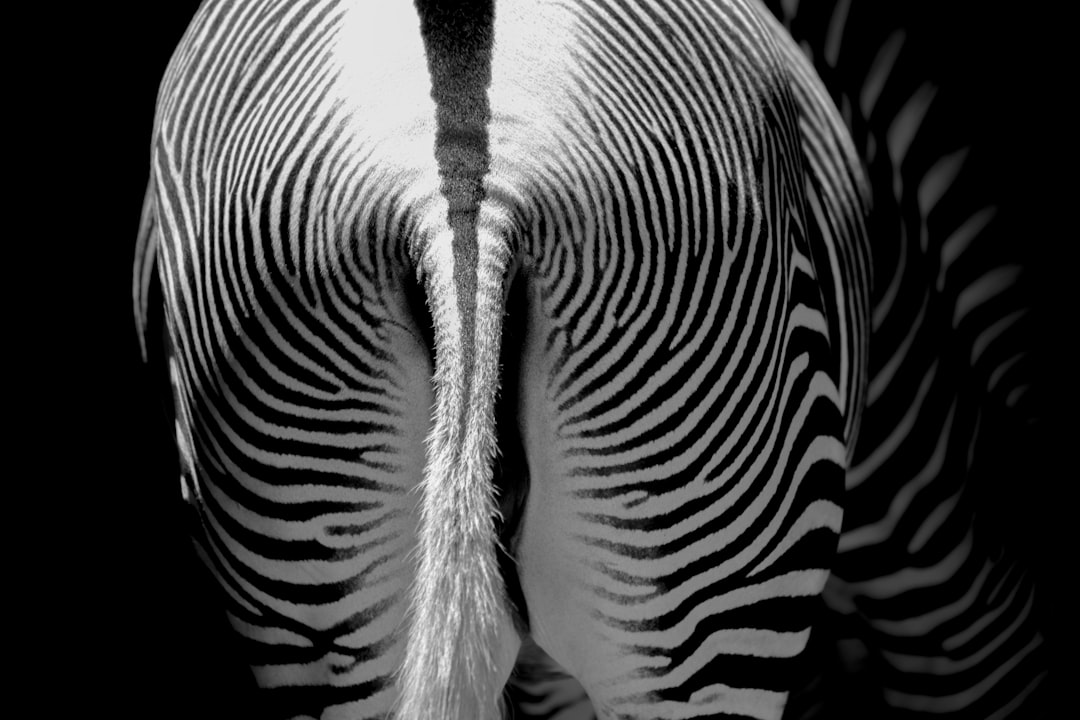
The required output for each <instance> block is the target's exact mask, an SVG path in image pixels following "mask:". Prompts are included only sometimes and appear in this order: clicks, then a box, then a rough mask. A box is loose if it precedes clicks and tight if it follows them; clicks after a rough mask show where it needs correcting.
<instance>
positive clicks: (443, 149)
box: [416, 0, 495, 386]
mask: <svg viewBox="0 0 1080 720" xmlns="http://www.w3.org/2000/svg"><path fill="white" fill-rule="evenodd" d="M416 9H417V12H418V13H419V14H420V32H421V34H422V35H423V38H424V48H425V51H426V52H427V61H428V72H429V73H430V74H431V97H432V99H434V100H435V104H436V132H435V159H436V161H437V162H438V164H439V175H440V176H441V177H442V186H441V191H442V194H443V196H444V197H445V198H446V200H447V202H448V203H449V206H450V209H449V212H448V221H449V224H450V229H451V230H452V232H453V253H454V284H455V289H456V290H457V295H458V308H459V311H460V316H461V324H462V333H463V340H464V348H463V351H464V357H463V360H464V367H465V368H466V369H467V368H470V367H471V366H472V363H473V349H472V348H473V343H474V338H475V332H476V324H475V318H474V317H473V311H474V299H475V297H476V276H477V271H478V266H479V252H478V246H477V236H476V223H477V216H478V214H479V210H480V202H481V201H482V200H483V198H484V185H483V180H484V175H485V174H487V171H488V162H489V155H488V127H487V124H488V120H489V119H490V118H491V108H490V105H489V103H488V97H487V88H488V85H490V84H491V46H492V39H493V35H494V30H493V25H494V21H495V3H494V0H478V1H473V2H468V1H465V2H452V1H449V0H416ZM470 381H471V373H469V372H468V370H466V383H467V386H468V385H471V382H470Z"/></svg>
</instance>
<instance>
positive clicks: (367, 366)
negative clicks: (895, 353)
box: [134, 0, 1023, 718]
mask: <svg viewBox="0 0 1080 720" xmlns="http://www.w3.org/2000/svg"><path fill="white" fill-rule="evenodd" d="M373 68H374V69H375V70H372V69H373ZM870 193H871V189H870V184H869V183H868V182H867V180H866V177H865V176H864V174H863V167H862V163H861V161H860V157H859V154H858V153H857V152H856V151H855V146H854V144H853V142H852V140H851V137H850V136H849V130H848V128H847V125H846V124H845V122H844V120H843V119H842V118H841V113H840V112H838V111H837V110H836V108H835V107H834V106H833V101H832V100H831V99H830V97H829V94H828V92H827V91H826V89H825V87H824V86H823V85H822V84H821V82H820V80H819V79H818V77H817V74H816V72H815V70H814V68H813V67H812V65H811V64H810V62H809V61H808V60H807V58H806V56H805V55H804V54H803V52H802V51H801V50H800V49H799V48H798V47H797V46H796V45H795V44H794V42H793V41H792V40H791V38H790V37H789V35H788V33H787V32H786V31H785V30H784V29H783V28H782V27H781V25H780V23H779V22H777V21H776V20H775V19H774V17H773V15H771V14H770V13H769V12H768V11H767V10H764V9H763V8H762V7H760V6H758V5H756V4H755V3H753V2H725V3H698V2H690V1H689V0H687V1H686V2H679V3H667V4H653V3H647V2H638V3H603V2H580V3H544V2H507V1H506V0H500V1H499V2H498V3H497V4H495V3H490V2H489V3H473V4H471V5H470V6H469V8H468V9H467V10H465V9H462V8H458V7H450V6H448V5H446V4H440V3H425V2H417V3H416V6H415V7H413V6H411V5H407V4H404V3H399V4H385V3H384V4H365V3H360V2H352V1H341V2H325V3H320V2H310V3H306V4H300V3H292V2H282V1H280V0H279V1H276V2H275V1H273V0H261V1H256V0H251V1H248V2H224V1H221V2H207V3H204V5H203V6H202V8H201V9H200V11H199V13H198V15H197V16H196V18H195V20H194V21H193V23H192V25H191V27H190V29H189V31H188V34H187V35H186V36H185V39H184V40H183V41H182V42H181V45H180V46H179V48H178V49H177V52H176V54H175V55H174V57H173V60H172V62H171V63H170V66H169V69H168V71H167V73H166V76H165V79H164V80H163V83H162V90H161V94H160V96H159V101H158V108H157V113H156V118H155V135H154V146H153V167H152V172H151V180H150V183H149V187H148V190H147V198H146V202H145V204H144V212H143V220H142V223H141V227H140V235H139V246H138V251H137V257H136V266H135V287H134V292H135V303H136V317H137V323H138V325H139V327H140V328H143V327H145V325H146V323H147V320H148V318H149V317H150V315H151V314H152V313H159V314H161V315H163V317H164V318H165V322H166V325H167V328H168V331H167V344H168V347H169V351H168V368H169V375H170V382H171V385H172V388H173V398H174V407H175V409H176V427H175V431H176V443H177V447H178V449H179V454H180V458H181V467H182V477H181V493H182V496H183V497H184V498H185V499H186V500H187V501H188V502H189V503H190V504H191V505H192V507H193V508H194V509H195V510H196V512H197V513H198V517H199V519H200V528H199V530H198V531H197V532H196V534H195V540H196V547H197V551H198V552H199V554H200V555H201V557H202V558H203V560H204V561H205V563H206V565H207V567H208V568H209V569H210V571H211V573H212V574H214V576H215V577H216V578H217V580H218V581H219V583H220V585H221V587H222V589H223V591H224V597H225V599H226V604H227V608H228V614H229V618H230V621H231V622H232V624H233V626H234V628H235V629H236V630H237V631H238V632H239V633H240V635H241V636H243V637H244V638H245V639H246V641H247V642H248V643H249V648H250V653H251V655H250V658H249V661H250V662H251V664H252V667H253V670H254V673H255V675H256V677H257V679H258V681H259V683H260V684H261V685H263V686H264V687H266V688H267V692H268V694H269V695H270V696H271V697H272V698H273V699H272V700H271V701H270V703H269V706H272V707H274V708H275V710H276V711H277V712H279V713H281V715H282V716H287V717H294V716H316V717H317V716H320V715H321V716H324V717H377V716H385V715H387V714H389V713H394V716H395V717H401V718H452V717H496V716H497V715H498V712H499V710H498V705H499V698H500V696H501V694H502V692H503V687H504V685H505V684H506V682H507V679H508V678H509V676H510V674H511V672H512V671H513V668H514V664H515V660H516V659H517V657H518V655H519V650H521V646H522V643H523V642H525V643H526V644H527V646H529V647H532V646H534V645H535V646H538V647H540V648H542V649H543V650H544V651H546V652H547V653H548V654H549V655H551V657H552V658H554V660H555V661H557V662H558V663H559V665H560V666H561V667H562V668H564V669H566V670H567V671H569V672H570V673H571V674H573V675H574V676H575V677H576V679H577V681H578V682H580V683H581V685H582V686H584V689H585V691H587V693H588V696H589V699H590V700H591V703H592V705H593V706H594V709H595V711H596V712H597V713H598V714H599V715H600V716H601V717H674V716H680V717H681V716H684V715H687V714H690V713H696V714H698V715H709V714H719V713H722V712H726V713H730V714H742V715H745V716H752V717H779V715H780V713H781V711H782V709H783V707H784V704H785V701H786V698H787V694H788V691H789V690H790V689H791V687H792V683H793V680H792V676H793V674H794V673H795V668H796V667H797V665H798V662H799V658H800V656H801V655H802V654H803V650H804V648H805V646H806V644H807V639H808V637H809V630H810V626H811V623H812V620H813V618H814V616H815V608H816V601H817V599H818V597H819V596H820V595H821V594H822V592H823V589H824V588H825V583H826V578H827V577H828V575H829V571H830V569H831V568H832V566H833V563H834V560H833V553H834V550H835V549H836V547H837V542H838V535H839V532H840V528H841V516H842V513H841V506H842V505H843V506H846V509H847V510H848V513H849V517H850V514H851V506H852V503H851V501H850V500H849V499H845V497H844V492H843V486H844V476H845V471H846V470H848V468H849V467H853V469H854V470H855V471H857V470H858V468H859V465H858V464H857V463H858V461H859V459H860V458H859V453H858V446H857V443H856V441H857V440H858V438H859V437H860V435H861V434H862V432H861V430H860V423H865V422H868V421H869V420H870V419H872V418H873V415H872V413H871V414H865V417H864V410H863V409H864V407H866V406H867V404H868V403H867V401H868V400H871V399H873V397H874V393H875V390H877V391H880V388H876V387H875V386H874V382H873V379H874V375H873V374H872V372H871V371H872V368H871V366H870V361H869V360H868V357H869V351H868V347H869V343H870V335H871V331H872V329H876V327H877V326H878V325H879V323H878V322H877V319H876V318H875V317H874V315H873V308H872V306H871V303H872V300H873V298H872V297H871V275H872V272H871V265H872V262H873V258H872V255H873V253H871V249H875V250H876V248H872V243H873V240H872V236H871V234H870V233H868V231H867V227H866V223H867V221H868V218H869V217H870V212H869V207H870ZM155 284H159V285H160V288H161V290H162V295H163V298H164V303H163V306H162V307H152V306H151V303H150V301H149V297H150V295H151V290H152V288H153V287H154V286H155ZM880 306H881V305H880V303H878V305H877V307H880ZM519 318H520V319H519ZM144 348H145V346H144ZM144 352H145V350H144ZM889 387H893V386H892V385H890V386H889ZM896 387H900V386H899V384H897V386H896ZM879 424H880V423H879ZM852 475H853V473H852V472H847V477H848V481H847V482H848V485H849V488H850V486H852V485H853V482H852ZM860 484H861V483H860ZM850 489H854V488H850ZM849 497H850V495H849ZM846 537H848V535H847V534H845V538H846ZM839 542H840V550H841V554H840V555H839V556H838V558H839V562H838V563H837V570H838V575H837V576H834V577H839V578H840V579H843V580H846V579H847V578H845V577H844V572H845V570H847V571H849V572H853V571H851V570H850V568H852V567H857V563H856V562H851V563H849V564H845V562H846V560H845V558H846V556H845V551H847V550H851V549H853V547H854V546H852V545H851V541H850V540H848V545H847V546H845V544H844V542H845V541H844V539H840V540H839ZM851 555H852V553H849V554H848V556H851ZM855 575H856V577H855V581H854V582H851V583H840V582H838V580H836V579H834V580H833V582H832V585H833V586H840V589H839V590H838V591H836V592H834V593H833V595H835V596H838V597H841V600H835V599H834V600H833V601H832V602H833V604H834V605H835V604H837V603H841V602H843V598H842V596H843V594H844V592H845V590H846V588H847V587H855V588H857V590H858V591H862V592H866V588H867V587H871V586H873V587H878V586H881V585H882V584H884V585H885V586H886V590H885V592H886V593H887V594H888V597H898V596H899V594H900V593H898V592H897V590H896V589H895V587H889V586H888V582H885V583H882V582H881V581H880V579H879V578H878V577H873V576H872V577H868V578H866V577H859V576H858V573H857V572H855ZM860 582H861V584H860ZM889 593H891V594H889ZM1022 596H1023V593H1016V594H1015V597H1022ZM880 624H881V623H879V626H878V627H877V628H875V629H879V628H880ZM527 649H528V648H527Z"/></svg>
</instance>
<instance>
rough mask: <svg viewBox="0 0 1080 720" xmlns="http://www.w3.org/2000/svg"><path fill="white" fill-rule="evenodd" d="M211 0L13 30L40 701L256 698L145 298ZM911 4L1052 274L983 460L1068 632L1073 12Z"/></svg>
mask: <svg viewBox="0 0 1080 720" xmlns="http://www.w3.org/2000/svg"><path fill="white" fill-rule="evenodd" d="M884 5H885V3H883V6H884ZM196 6H197V3H194V2H191V1H190V0H186V1H184V2H179V1H175V0H170V1H169V2H161V3H153V4H150V3H146V4H140V5H134V4H133V5H129V6H123V7H121V6H119V5H117V6H116V7H115V8H113V7H110V8H109V9H107V10H104V11H101V10H97V9H85V10H83V11H82V15H81V16H72V15H71V14H70V13H68V12H66V11H65V12H61V11H57V12H56V15H57V16H58V17H51V18H50V17H46V18H42V19H41V21H40V22H38V23H28V24H25V25H24V24H22V23H14V22H13V26H12V28H11V30H9V33H10V34H11V35H12V37H13V39H14V40H15V41H16V42H17V43H19V44H18V45H17V47H25V48H26V50H25V55H24V58H25V59H24V60H23V61H21V62H20V63H16V64H15V65H14V66H13V70H12V72H13V75H14V80H15V83H14V85H19V86H20V88H21V91H20V93H19V95H18V96H16V97H14V98H12V99H11V100H9V103H10V104H9V105H8V113H7V114H8V117H9V120H10V121H11V122H13V123H16V124H17V126H18V128H19V129H18V130H17V131H16V130H12V131H11V132H10V138H9V142H10V143H11V147H10V149H9V150H13V151H14V154H15V155H16V157H19V158H20V159H22V160H23V162H25V169H18V170H17V171H15V172H13V173H11V174H10V175H9V191H8V199H9V203H11V205H10V207H9V214H11V215H13V216H14V217H15V218H17V220H18V221H17V222H15V223H14V224H12V225H11V226H10V227H11V228H12V232H13V235H14V237H9V238H8V243H9V247H12V248H16V249H17V252H16V253H14V254H13V258H14V259H13V260H11V261H9V262H10V264H9V265H8V267H7V271H8V273H7V276H8V277H9V278H10V280H9V283H8V287H9V288H13V289H14V292H11V293H9V297H12V298H13V299H14V300H15V303H14V305H13V307H12V308H11V311H12V316H13V317H14V319H15V327H16V329H17V332H18V335H19V338H20V339H18V340H17V341H16V342H15V343H14V344H13V346H9V352H8V357H9V359H10V360H12V363H11V365H10V367H12V368H13V371H12V372H10V373H9V378H10V379H9V382H11V383H12V388H11V389H12V390H13V392H12V393H10V396H11V397H14V398H15V399H16V404H15V410H14V412H12V413H11V414H10V416H9V417H10V419H11V421H12V424H11V429H9V431H8V435H7V436H8V438H9V442H10V445H9V446H8V453H9V455H10V456H11V457H12V462H11V463H9V465H8V468H9V470H8V473H5V474H7V475H8V477H7V484H8V486H9V488H11V490H12V492H11V493H10V494H9V495H8V501H7V504H6V507H7V513H6V515H7V516H8V517H9V518H10V519H12V520H13V521H14V522H9V526H8V528H9V530H8V536H9V538H11V540H9V542H10V547H11V557H12V559H13V560H14V561H15V562H14V563H13V564H12V567H13V568H14V572H15V576H14V578H10V579H9V581H8V583H6V585H7V588H8V590H9V593H8V595H9V596H10V597H11V598H12V599H13V603H14V605H12V606H11V607H13V608H15V609H16V610H15V612H9V620H10V622H11V623H12V624H13V626H14V629H15V631H16V635H17V636H19V640H21V641H22V642H21V643H20V644H19V645H20V649H18V650H17V651H16V653H15V659H16V665H17V666H19V667H20V668H21V670H22V672H23V673H24V674H25V676H26V678H27V681H26V683H25V685H24V686H22V687H16V688H15V689H16V691H23V692H26V693H27V694H28V697H29V698H30V707H36V708H38V710H37V711H33V712H30V713H28V716H34V717H37V716H41V717H47V716H53V715H54V714H55V715H56V716H61V715H60V714H59V713H56V712H55V708H56V707H57V705H58V704H60V705H65V704H70V705H71V707H72V708H73V709H74V708H77V709H81V710H82V711H84V712H85V713H86V715H87V716H90V717H94V716H97V715H99V714H101V715H108V716H109V717H113V718H128V717H131V718H149V717H193V718H198V717H207V718H211V717H248V716H253V715H254V714H253V713H251V712H250V711H241V710H238V709H237V708H239V707H242V705H241V704H238V703H243V702H244V701H245V698H244V696H243V694H242V693H236V692H227V689H228V688H230V687H234V686H236V685H237V683H238V682H241V683H242V682H243V681H244V675H243V673H244V671H243V670H241V669H238V668H237V667H236V665H235V664H233V663H232V662H231V661H230V657H229V653H230V651H231V646H230V644H229V643H230V640H229V639H228V636H227V635H226V634H225V633H224V632H223V631H224V629H225V621H224V619H223V618H222V617H219V616H218V615H217V614H216V613H213V612H210V611H209V610H208V603H207V601H206V598H207V592H208V590H209V586H208V585H207V581H206V580H205V579H203V577H202V576H201V574H200V573H199V572H197V570H196V568H197V565H196V561H195V560H194V559H193V557H192V554H191V552H190V550H189V546H188V543H187V541H186V539H185V537H184V533H185V530H184V525H183V522H182V516H181V513H180V508H179V507H178V505H179V503H178V502H177V499H178V490H179V487H178V480H177V474H176V470H175V468H174V467H173V466H172V465H171V458H172V452H173V451H172V449H171V446H170V441H171V432H172V430H171V427H170V426H169V424H168V423H167V422H166V420H165V417H164V412H163V406H162V403H161V401H160V399H159V398H158V397H157V396H156V395H155V394H154V392H155V391H156V390H157V389H158V385H156V384H155V380H156V379H155V378H152V377H150V376H148V375H147V373H146V371H145V369H144V368H143V366H142V364H141V362H140V360H139V354H138V345H137V340H136V335H135V330H134V323H133V320H132V315H131V290H130V289H131V260H132V251H133V246H134V240H135V234H136V229H137V227H138V220H139V211H140V207H141V203H142V198H143V191H144V188H145V183H146V178H147V173H148V167H149V145H150V132H151V124H152V120H153V112H154V102H155V96H156V92H157V84H158V82H159V80H160V77H161V74H162V72H163V70H164V68H165V65H166V63H167V62H168V59H169V56H170V54H171V52H172V49H173V48H174V47H175V45H176V43H177V42H178V41H179V39H180V37H181V35H182V33H183V30H184V28H185V27H186V24H187V21H188V20H189V19H190V17H191V16H192V14H193V13H194V10H195V8H196ZM905 7H906V8H907V10H906V12H908V13H909V14H911V15H912V16H913V17H915V18H917V23H921V25H922V27H923V29H924V31H925V34H924V36H923V37H924V38H925V42H926V50H927V57H928V62H932V63H936V64H937V66H938V68H939V69H941V68H944V69H945V70H944V72H945V75H946V78H947V82H949V83H951V85H950V87H951V88H953V92H955V93H957V96H958V97H962V98H964V103H965V104H967V105H968V106H969V107H970V108H971V109H972V117H973V118H975V120H974V121H973V123H972V127H971V130H972V134H973V137H978V138H982V139H983V140H984V141H985V142H989V143H992V145H993V147H994V148H996V150H997V152H998V155H997V156H996V159H995V162H994V163H993V168H991V169H988V170H987V178H986V182H987V184H988V186H989V185H991V184H992V185H993V188H994V190H995V192H998V193H1000V194H1001V195H1002V196H1005V197H1007V198H1008V206H1007V208H1006V209H1004V210H1003V216H1002V218H1003V220H1002V221H1003V222H1007V223H1008V227H1009V228H1010V229H1011V235H1010V236H1011V237H1012V238H1013V240H1014V241H1015V242H1016V243H1018V244H1019V245H1020V246H1021V247H1022V248H1023V253H1024V255H1025V259H1024V262H1025V265H1026V269H1027V273H1028V277H1029V279H1032V280H1034V282H1032V283H1031V287H1032V288H1034V289H1035V292H1034V293H1033V303H1034V305H1035V329H1036V332H1035V333H1033V337H1032V340H1031V345H1032V346H1031V353H1032V357H1033V365H1032V367H1033V369H1034V372H1033V375H1034V378H1035V381H1034V383H1033V386H1032V391H1031V392H1032V395H1031V398H1032V402H1035V403H1036V404H1037V406H1038V410H1039V411H1040V413H1041V415H1042V416H1043V417H1044V418H1045V419H1044V421H1043V422H1041V423H1039V424H1038V425H1036V426H1034V428H1029V427H1027V426H1023V427H1021V426H1019V425H1017V426H1015V427H1013V426H1008V425H1006V426H1005V427H1003V428H1001V429H999V430H997V431H995V432H996V433H997V434H996V435H995V436H994V437H991V438H988V443H990V444H991V445H992V446H994V447H997V448H998V450H999V451H1000V452H999V453H998V454H997V455H995V456H993V461H992V462H990V463H986V464H985V465H986V466H985V467H983V468H982V469H981V471H980V472H982V473H983V475H984V476H985V477H986V480H985V482H986V483H987V487H990V488H993V489H994V492H993V493H991V495H992V497H991V502H990V507H991V512H990V513H989V515H990V516H991V518H992V522H993V523H994V524H995V525H996V527H997V528H998V531H999V532H1000V533H1001V534H1002V536H1003V537H1005V538H1007V539H1008V540H1009V542H1010V543H1012V545H1013V546H1014V547H1015V548H1017V552H1020V553H1022V554H1024V555H1025V556H1026V557H1027V558H1028V559H1029V562H1030V563H1031V565H1032V567H1033V571H1034V572H1035V573H1036V574H1037V577H1038V579H1039V595H1038V598H1039V606H1038V611H1039V612H1040V613H1042V614H1043V615H1044V616H1045V618H1046V625H1045V628H1046V633H1047V635H1048V638H1049V640H1050V642H1051V647H1052V648H1058V649H1059V650H1060V649H1061V648H1062V647H1063V646H1065V645H1066V644H1067V640H1066V638H1069V639H1071V638H1073V637H1075V635H1074V632H1073V630H1074V627H1075V623H1074V621H1073V620H1072V618H1071V617H1070V616H1071V615H1072V611H1073V607H1075V603H1072V602H1069V601H1067V600H1066V598H1067V597H1068V596H1069V595H1068V594H1067V592H1066V591H1069V593H1070V594H1071V585H1070V584H1069V583H1068V582H1067V580H1068V579H1069V578H1066V577H1065V573H1069V574H1072V573H1074V572H1075V568H1076V567H1077V563H1076V561H1075V559H1074V557H1075V550H1076V545H1077V543H1076V542H1075V540H1074V539H1073V538H1072V536H1071V533H1070V532H1069V530H1071V529H1072V527H1073V526H1075V525H1078V524H1080V518H1076V519H1075V520H1074V519H1073V518H1072V517H1071V515H1072V509H1073V508H1074V507H1075V505H1073V506H1070V505H1069V500H1070V499H1071V495H1070V494H1069V492H1068V490H1069V489H1070V488H1068V487H1067V486H1069V485H1074V484H1075V480H1076V476H1077V472H1076V463H1071V464H1065V460H1066V459H1067V458H1069V457H1070V456H1071V455H1072V454H1073V451H1074V448H1075V446H1076V443H1077V440H1076V434H1075V432H1074V429H1075V422H1073V421H1072V419H1071V418H1072V417H1074V416H1075V411H1074V408H1076V407H1077V406H1076V405H1075V394H1074V392H1073V389H1074V388H1073V384H1072V383H1071V382H1066V378H1067V375H1066V371H1071V370H1072V369H1073V367H1072V365H1071V364H1070V363H1068V362H1067V361H1066V360H1065V352H1066V350H1067V349H1071V345H1070V341H1071V340H1072V336H1074V335H1075V334H1076V329H1077V321H1076V316H1075V312H1074V311H1075V307H1076V303H1075V301H1074V299H1073V290H1074V288H1075V286H1076V281H1075V280H1074V279H1073V277H1072V275H1073V273H1072V272H1070V267H1069V264H1070V262H1071V260H1072V256H1073V252H1072V247H1073V246H1074V245H1075V243H1076V240H1077V233H1076V227H1075V225H1074V224H1072V223H1071V222H1069V221H1070V220H1071V216H1072V214H1073V211H1074V209H1075V206H1076V203H1077V198H1076V196H1075V180H1074V178H1075V169H1076V163H1075V154H1074V153H1073V144H1074V143H1073V138H1074V136H1075V130H1074V125H1073V123H1072V122H1069V120H1068V116H1067V114H1066V111H1065V107H1066V101H1067V100H1069V99H1071V98H1070V97H1069V96H1070V95H1073V94H1075V88H1076V81H1075V78H1074V76H1073V72H1074V67H1073V66H1072V65H1068V66H1067V65H1066V64H1065V62H1064V59H1063V58H1064V56H1065V55H1066V50H1067V49H1068V46H1067V45H1066V44H1064V43H1063V42H1062V41H1061V39H1060V38H1061V37H1063V35H1064V33H1063V32H1062V31H1060V30H1058V29H1057V26H1060V25H1063V23H1062V22H1061V21H1060V20H1058V21H1055V20H1054V19H1052V18H1048V17H1045V16H1044V15H1043V14H1041V13H1040V14H1039V17H1033V16H1030V15H1028V14H1024V12H1023V11H1024V9H1025V6H1023V5H1021V6H1019V7H1017V6H1016V4H1010V5H1009V12H1008V13H1006V12H1005V11H1004V7H1005V6H1003V7H1002V9H990V8H989V7H987V5H986V4H982V3H973V2H967V1H965V2H938V3H931V2H926V1H922V2H909V3H907V4H906V5H905ZM41 28H49V31H48V32H43V31H41ZM56 30H59V33H57V32H56ZM22 83H25V87H24V88H23V87H22ZM11 127H13V128H14V127H15V126H14V125H13V126H11ZM20 226H25V227H23V228H22V229H20ZM26 251H29V252H28V254H27V256H26V257H23V256H22V253H24V252H26ZM16 369H17V371H16ZM1067 418H1068V420H1066V419H1067ZM211 597H212V596H211ZM1061 675H1062V673H1056V674H1055V675H1054V676H1052V680H1053V685H1052V689H1053V688H1061V687H1063V684H1064V678H1061ZM63 716H66V715H63Z"/></svg>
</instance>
